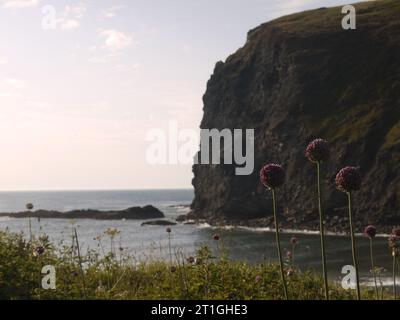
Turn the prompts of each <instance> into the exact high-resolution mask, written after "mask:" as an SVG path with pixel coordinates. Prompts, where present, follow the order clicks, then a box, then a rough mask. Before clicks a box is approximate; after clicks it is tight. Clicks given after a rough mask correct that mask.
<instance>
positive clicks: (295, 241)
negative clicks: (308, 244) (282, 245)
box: [290, 237, 299, 245]
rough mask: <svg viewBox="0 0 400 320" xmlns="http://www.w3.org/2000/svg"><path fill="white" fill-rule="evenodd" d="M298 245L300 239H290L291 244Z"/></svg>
mask: <svg viewBox="0 0 400 320" xmlns="http://www.w3.org/2000/svg"><path fill="white" fill-rule="evenodd" d="M298 243H299V239H297V238H296V237H291V238H290V244H292V245H296V244H298Z"/></svg>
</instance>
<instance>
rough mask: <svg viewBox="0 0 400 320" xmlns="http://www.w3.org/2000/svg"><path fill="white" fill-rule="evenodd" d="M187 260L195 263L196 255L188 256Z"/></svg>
mask: <svg viewBox="0 0 400 320" xmlns="http://www.w3.org/2000/svg"><path fill="white" fill-rule="evenodd" d="M186 260H187V262H188V263H189V264H193V263H195V261H196V260H195V259H194V257H192V256H190V257H189V258H187V259H186Z"/></svg>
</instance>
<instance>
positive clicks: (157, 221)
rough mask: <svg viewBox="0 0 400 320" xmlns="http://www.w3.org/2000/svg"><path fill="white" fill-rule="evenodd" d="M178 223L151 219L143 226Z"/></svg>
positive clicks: (173, 224)
mask: <svg viewBox="0 0 400 320" xmlns="http://www.w3.org/2000/svg"><path fill="white" fill-rule="evenodd" d="M176 224H177V223H176V222H172V221H168V220H151V221H146V222H143V223H142V226H147V225H149V226H175V225H176Z"/></svg>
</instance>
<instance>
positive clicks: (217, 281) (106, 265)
mask: <svg viewBox="0 0 400 320" xmlns="http://www.w3.org/2000/svg"><path fill="white" fill-rule="evenodd" d="M117 232H118V230H107V231H106V235H107V236H108V237H109V238H110V239H111V243H109V244H108V246H106V244H105V243H101V246H100V248H102V249H99V250H90V251H88V252H87V253H85V254H83V253H82V252H81V253H79V251H78V247H77V243H79V241H76V239H73V241H72V244H70V245H64V246H55V245H54V244H53V243H51V242H50V241H49V239H48V237H46V236H45V235H42V236H40V237H35V236H34V237H33V239H32V241H29V240H28V239H27V237H26V236H25V235H23V234H15V233H10V232H8V231H0V299H233V300H235V299H284V298H285V296H284V292H283V290H282V286H281V283H280V279H281V278H280V267H279V265H277V264H273V263H269V262H267V261H265V262H262V263H258V264H249V263H246V262H237V261H231V260H230V259H229V258H228V253H227V252H226V250H225V249H224V246H223V245H222V239H221V238H220V236H218V235H214V236H213V242H214V243H215V246H214V247H213V248H210V247H201V248H199V249H198V250H197V253H196V254H195V255H194V256H189V257H187V256H184V255H183V254H182V253H180V252H174V253H173V254H172V260H171V261H169V259H168V260H166V261H157V260H153V259H149V260H147V261H137V260H136V259H135V257H134V256H131V255H129V254H128V253H125V252H124V250H123V249H122V248H117V247H116V246H115V243H113V241H112V240H113V236H114V235H115V234H116V233H117ZM168 235H169V233H168V232H166V239H168ZM76 236H78V235H77V234H76ZM71 237H75V233H73V234H72V235H71ZM99 241H100V240H99ZM99 243H100V242H99ZM106 247H107V249H106ZM47 265H51V266H54V267H55V270H56V287H55V289H54V290H52V289H49V290H45V289H43V288H42V281H43V278H44V276H45V275H44V274H42V268H43V267H44V266H47ZM284 270H285V275H286V280H287V289H288V292H289V294H290V299H302V300H306V299H324V298H325V293H324V289H323V287H324V286H323V279H322V277H320V276H319V275H317V274H315V273H314V272H312V271H304V272H301V271H300V270H299V269H297V268H296V266H295V265H292V263H291V262H290V259H287V260H285V264H284ZM380 290H381V293H380V295H379V298H380V299H381V298H383V299H392V298H393V295H392V293H391V289H390V288H385V287H380ZM361 292H362V297H363V299H375V298H376V296H375V289H374V288H373V287H361ZM329 293H330V298H331V299H355V298H356V294H355V292H354V290H344V289H343V288H342V287H341V285H340V284H338V283H333V282H332V283H330V285H329Z"/></svg>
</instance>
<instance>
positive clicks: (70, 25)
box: [58, 2, 87, 30]
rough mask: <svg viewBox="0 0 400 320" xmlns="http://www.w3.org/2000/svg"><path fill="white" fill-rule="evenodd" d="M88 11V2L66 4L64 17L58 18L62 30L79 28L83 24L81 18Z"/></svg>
mask: <svg viewBox="0 0 400 320" xmlns="http://www.w3.org/2000/svg"><path fill="white" fill-rule="evenodd" d="M86 11H87V9H86V4H85V3H83V2H80V3H78V4H75V5H67V6H65V8H64V12H63V14H62V18H60V19H59V20H58V23H59V24H60V27H61V30H73V29H77V28H79V26H80V24H81V23H80V20H82V19H83V18H84V16H85V14H86Z"/></svg>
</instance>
